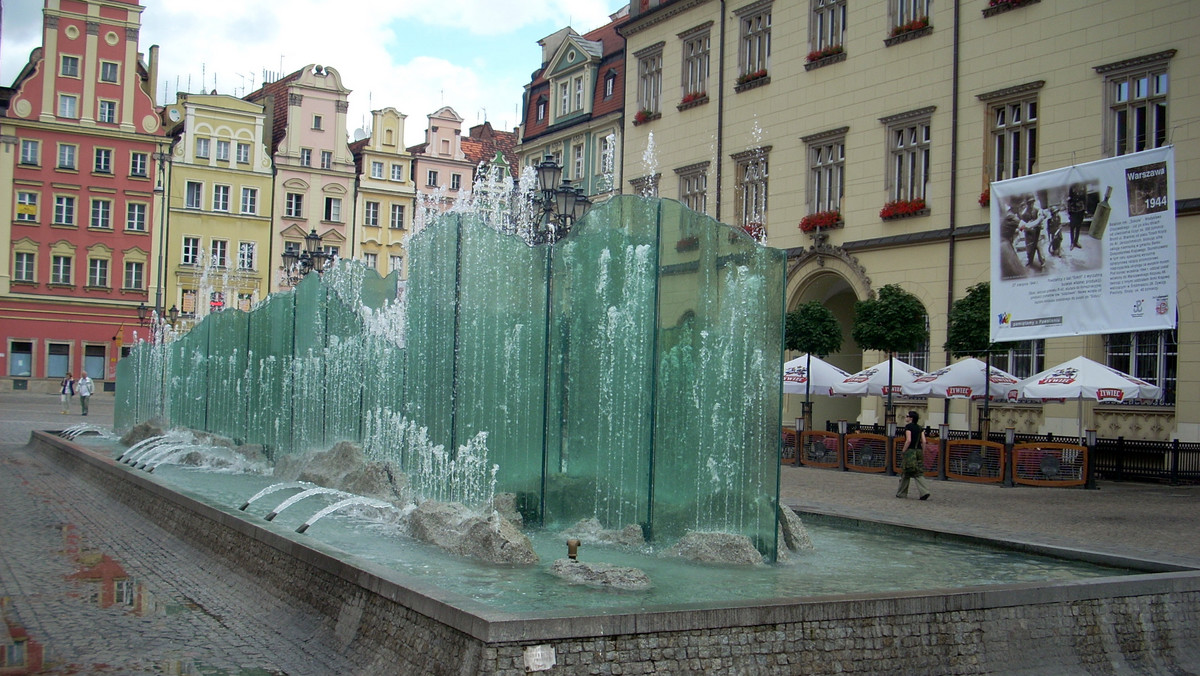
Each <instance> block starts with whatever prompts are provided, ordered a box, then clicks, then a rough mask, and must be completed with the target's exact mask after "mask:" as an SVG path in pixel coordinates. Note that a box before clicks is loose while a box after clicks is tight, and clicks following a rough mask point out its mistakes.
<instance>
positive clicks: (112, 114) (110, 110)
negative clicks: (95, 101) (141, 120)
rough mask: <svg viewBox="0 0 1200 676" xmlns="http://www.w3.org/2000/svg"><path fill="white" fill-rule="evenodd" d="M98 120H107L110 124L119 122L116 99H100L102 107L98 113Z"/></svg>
mask: <svg viewBox="0 0 1200 676" xmlns="http://www.w3.org/2000/svg"><path fill="white" fill-rule="evenodd" d="M96 120H97V121H98V122H107V123H109V124H116V123H117V102H116V101H100V107H99V109H98V110H97V113H96Z"/></svg>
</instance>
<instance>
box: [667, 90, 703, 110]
mask: <svg viewBox="0 0 1200 676" xmlns="http://www.w3.org/2000/svg"><path fill="white" fill-rule="evenodd" d="M705 103H708V92H688V93H687V94H684V95H683V99H681V100H680V101H679V105H677V106H675V109H676V110H687V109H688V108H695V107H696V106H700V105H704V104H705Z"/></svg>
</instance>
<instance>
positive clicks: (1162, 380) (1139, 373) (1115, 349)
mask: <svg viewBox="0 0 1200 676" xmlns="http://www.w3.org/2000/svg"><path fill="white" fill-rule="evenodd" d="M1104 347H1105V351H1106V352H1107V354H1106V362H1105V363H1107V364H1108V365H1109V366H1111V367H1113V368H1115V369H1118V370H1121V371H1124V372H1126V373H1128V374H1129V375H1131V376H1134V377H1135V378H1141V379H1142V380H1145V381H1149V382H1150V383H1153V384H1154V385H1157V386H1159V387H1161V388H1162V399H1160V400H1159V403H1163V404H1174V403H1175V389H1176V385H1177V383H1178V374H1179V344H1178V343H1177V341H1176V334H1175V331H1139V332H1137V333H1114V334H1109V335H1107V336H1105V337H1104ZM1014 375H1015V374H1014Z"/></svg>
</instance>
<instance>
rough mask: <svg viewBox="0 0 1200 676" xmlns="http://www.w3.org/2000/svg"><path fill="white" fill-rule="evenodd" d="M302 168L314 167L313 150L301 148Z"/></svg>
mask: <svg viewBox="0 0 1200 676" xmlns="http://www.w3.org/2000/svg"><path fill="white" fill-rule="evenodd" d="M300 166H303V167H311V166H312V150H311V149H309V148H301V149H300Z"/></svg>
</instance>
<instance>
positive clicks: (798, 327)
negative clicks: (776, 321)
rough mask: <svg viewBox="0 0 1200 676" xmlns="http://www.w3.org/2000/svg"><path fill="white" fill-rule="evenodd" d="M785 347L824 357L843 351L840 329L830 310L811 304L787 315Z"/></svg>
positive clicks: (806, 304)
mask: <svg viewBox="0 0 1200 676" xmlns="http://www.w3.org/2000/svg"><path fill="white" fill-rule="evenodd" d="M784 345H785V347H787V349H789V350H799V351H800V352H806V353H808V354H815V355H817V356H818V357H825V356H828V355H831V354H833V353H834V352H837V351H838V350H840V349H842V327H841V326H839V325H838V321H837V317H834V316H833V312H832V311H830V309H829V308H827V307H825V306H824V305H822V304H821V303H820V301H815V300H810V301H808V302H807V303H805V304H803V305H801V306H800V307H798V308H796V309H795V310H792V311H791V312H789V313H788V314H787V326H786V328H785V329H784Z"/></svg>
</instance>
